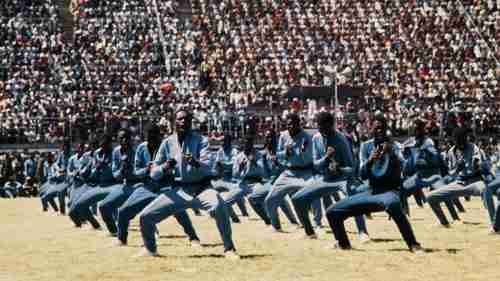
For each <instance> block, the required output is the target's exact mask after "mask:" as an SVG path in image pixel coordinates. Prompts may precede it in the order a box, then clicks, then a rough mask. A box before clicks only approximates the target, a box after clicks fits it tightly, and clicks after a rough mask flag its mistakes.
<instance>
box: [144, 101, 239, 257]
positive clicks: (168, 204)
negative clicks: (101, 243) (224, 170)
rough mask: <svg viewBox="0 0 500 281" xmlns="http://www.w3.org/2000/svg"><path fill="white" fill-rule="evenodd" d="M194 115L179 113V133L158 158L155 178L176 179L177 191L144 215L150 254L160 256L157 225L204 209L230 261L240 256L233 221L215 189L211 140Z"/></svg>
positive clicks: (157, 201) (168, 193)
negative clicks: (199, 130) (191, 210)
mask: <svg viewBox="0 0 500 281" xmlns="http://www.w3.org/2000/svg"><path fill="white" fill-rule="evenodd" d="M191 128H192V115H191V114H190V113H189V112H188V111H186V110H179V111H178V112H177V113H176V114H175V133H174V134H172V135H171V136H169V137H168V138H167V139H165V140H164V141H163V143H162V144H161V146H160V150H159V152H158V154H157V156H156V159H155V164H154V168H153V172H152V178H153V179H155V180H158V179H161V178H162V177H164V176H172V175H173V176H174V177H176V180H175V182H174V186H173V189H172V190H171V191H166V192H163V193H162V194H161V195H160V196H159V197H158V198H156V199H155V200H154V201H153V202H151V203H150V204H149V205H148V206H147V207H146V208H145V209H144V211H143V212H142V215H141V216H140V224H141V234H142V238H143V240H144V246H145V248H146V251H145V253H144V254H147V255H151V256H157V255H158V254H157V247H156V239H155V235H154V231H155V226H156V224H157V223H159V222H161V221H162V220H164V219H166V218H168V217H169V216H171V215H173V214H175V213H178V212H181V211H184V210H186V209H188V208H200V209H203V210H206V211H208V212H209V213H210V215H211V216H212V217H214V218H215V221H216V223H217V228H218V230H219V233H220V235H221V236H222V240H223V242H224V250H225V255H226V257H227V258H231V259H236V258H239V256H238V255H237V254H236V250H235V247H234V244H233V241H232V235H231V222H230V220H229V215H228V211H227V208H226V205H225V202H224V200H223V199H222V197H221V196H220V195H219V193H218V192H217V191H215V190H214V189H213V188H211V184H210V176H211V172H210V167H209V146H208V140H207V138H205V137H203V136H201V135H199V134H198V133H196V132H195V131H193V130H192V129H191Z"/></svg>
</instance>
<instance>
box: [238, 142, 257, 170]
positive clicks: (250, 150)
mask: <svg viewBox="0 0 500 281" xmlns="http://www.w3.org/2000/svg"><path fill="white" fill-rule="evenodd" d="M243 147H244V148H243V152H244V153H245V155H246V156H247V158H248V160H249V161H250V163H253V162H255V153H254V152H255V149H254V146H253V139H247V140H246V141H245V144H244V145H243ZM246 165H247V161H243V162H241V163H240V170H243V169H244V168H245V166H246Z"/></svg>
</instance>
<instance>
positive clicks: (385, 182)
mask: <svg viewBox="0 0 500 281" xmlns="http://www.w3.org/2000/svg"><path fill="white" fill-rule="evenodd" d="M374 149H375V140H373V139H372V140H369V141H367V142H364V143H363V144H361V148H360V157H359V158H360V172H361V176H362V178H364V179H367V180H368V184H369V187H368V190H367V191H364V192H361V193H358V194H355V195H353V196H350V197H348V198H344V199H342V200H340V201H339V202H337V203H336V204H335V205H333V206H331V207H330V208H328V210H327V218H328V222H329V223H330V226H331V228H332V231H333V234H334V236H335V239H336V240H337V241H338V243H339V246H340V247H342V248H350V242H349V238H348V237H347V233H346V231H345V226H344V221H345V220H346V219H347V218H349V217H352V216H360V215H364V214H367V213H372V212H380V211H386V212H387V213H388V214H389V215H390V216H391V217H392V218H393V220H394V222H395V223H396V225H397V226H398V229H399V231H400V232H401V234H402V236H403V238H404V240H405V242H406V244H407V245H408V247H409V248H410V249H412V248H413V247H415V246H419V244H418V242H417V241H416V238H415V235H414V233H413V230H412V228H411V225H410V222H409V221H408V218H407V217H406V215H405V214H404V213H403V210H402V207H401V201H400V194H399V187H400V185H401V174H402V167H403V165H404V160H403V156H402V155H401V150H400V147H399V145H398V144H397V143H393V144H392V151H391V152H390V153H389V154H387V153H383V154H382V156H381V159H379V160H376V161H374V163H372V164H368V159H369V156H370V154H371V153H372V151H373V150H374Z"/></svg>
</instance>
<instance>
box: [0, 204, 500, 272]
mask: <svg viewBox="0 0 500 281" xmlns="http://www.w3.org/2000/svg"><path fill="white" fill-rule="evenodd" d="M465 206H466V208H467V213H465V214H461V216H462V218H463V219H464V221H465V222H467V224H455V225H453V228H451V229H444V228H441V227H439V226H437V225H436V220H435V218H434V217H433V215H432V214H431V211H430V209H429V208H428V207H427V206H426V208H425V209H418V208H415V206H412V218H411V220H412V223H413V226H414V229H415V232H416V235H417V238H418V240H419V241H420V242H421V243H422V245H423V246H424V247H425V248H426V249H427V253H426V254H424V255H422V256H417V255H414V254H412V253H409V252H408V251H407V250H406V245H405V244H404V242H403V241H402V240H401V239H400V235H399V233H398V232H397V229H396V226H395V225H394V223H393V222H392V221H388V220H387V216H386V215H385V214H383V213H380V214H375V216H374V220H368V221H367V223H368V228H369V231H370V233H371V236H372V238H374V240H375V241H373V242H370V243H367V244H360V243H359V242H358V241H356V238H355V234H353V231H354V230H355V228H354V224H353V222H352V221H349V223H348V229H349V230H350V232H351V239H352V242H353V246H354V247H355V250H353V251H348V252H346V251H339V250H333V249H331V248H330V246H331V245H332V244H333V242H332V241H333V239H332V235H331V234H330V233H322V234H320V239H319V240H317V241H303V240H299V239H297V238H296V237H297V236H299V235H300V234H301V233H302V232H301V231H297V230H294V229H292V228H291V226H289V225H286V226H285V227H286V228H287V229H288V230H290V232H291V233H290V234H272V233H271V232H270V231H269V228H267V227H265V226H264V225H263V223H262V222H260V221H256V220H249V221H247V220H245V221H243V224H236V225H234V227H233V234H234V240H235V242H236V245H237V247H238V250H239V252H240V254H241V255H242V257H243V259H242V260H240V261H227V260H225V259H223V258H222V256H221V254H222V246H221V243H220V240H219V237H218V235H217V232H216V228H215V224H214V222H213V221H212V220H211V219H209V218H208V217H207V216H203V217H195V216H192V218H193V222H194V225H195V227H196V229H197V232H198V234H199V236H200V238H201V239H202V243H204V244H205V247H203V248H191V247H188V245H187V241H186V238H185V237H184V236H183V233H182V231H181V229H180V227H179V226H178V225H177V224H176V223H175V220H172V219H169V220H168V221H165V222H163V223H161V224H160V232H161V238H160V239H159V240H158V245H159V252H160V253H161V254H163V255H164V257H163V258H143V259H133V258H132V256H133V255H134V254H135V253H136V252H138V251H139V250H140V247H141V245H142V240H141V239H140V237H139V232H138V231H137V221H134V222H133V223H132V226H131V235H130V236H131V237H130V245H129V246H128V247H115V246H113V242H114V241H113V239H112V238H110V237H105V235H104V234H105V233H104V232H96V231H93V230H90V229H89V228H88V227H85V226H84V228H83V229H76V228H74V227H72V224H71V223H70V222H69V219H68V218H67V217H61V216H55V215H53V213H42V212H41V211H40V209H41V208H40V203H39V200H35V199H18V200H0V281H4V280H8V281H29V280H37V281H38V280H50V281H52V280H54V281H55V280H63V281H70V280H110V281H111V280H113V281H114V280H125V281H128V280H141V281H142V280H144V281H147V280H189V281H198V280H203V281H222V280H242V281H243V280H259V281H260V280H262V281H265V280H270V281H271V280H272V281H279V280H343V281H347V280H381V281H382V280H383V281H387V280H398V281H400V280H419V281H425V280H496V279H497V278H498V273H500V269H499V266H498V265H499V262H500V236H492V235H488V224H487V219H486V213H485V210H484V209H483V207H482V205H481V202H480V201H479V200H478V199H475V200H474V199H473V201H472V202H466V203H465Z"/></svg>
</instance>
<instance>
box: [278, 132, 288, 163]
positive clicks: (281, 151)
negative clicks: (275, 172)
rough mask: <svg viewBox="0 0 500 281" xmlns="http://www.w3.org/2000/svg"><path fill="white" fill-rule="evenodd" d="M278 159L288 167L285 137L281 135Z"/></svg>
mask: <svg viewBox="0 0 500 281" xmlns="http://www.w3.org/2000/svg"><path fill="white" fill-rule="evenodd" d="M276 157H277V158H278V162H279V163H280V164H281V165H283V166H286V163H287V159H286V158H287V156H286V150H285V137H284V136H283V135H280V138H279V140H278V148H277V149H276Z"/></svg>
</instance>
